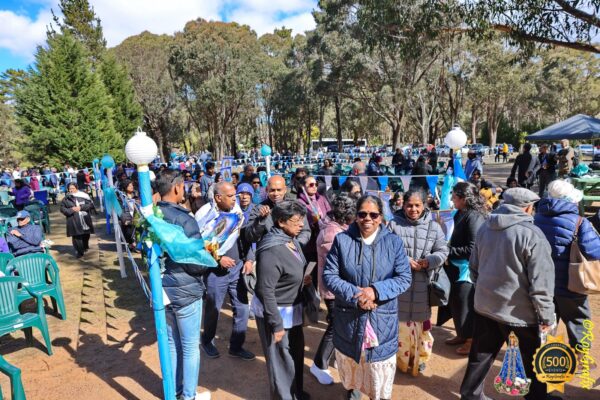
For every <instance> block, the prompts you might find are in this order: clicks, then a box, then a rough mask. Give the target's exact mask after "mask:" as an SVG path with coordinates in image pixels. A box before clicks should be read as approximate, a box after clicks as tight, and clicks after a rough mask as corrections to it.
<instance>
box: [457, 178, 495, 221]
mask: <svg viewBox="0 0 600 400" xmlns="http://www.w3.org/2000/svg"><path fill="white" fill-rule="evenodd" d="M452 191H453V192H454V194H455V195H456V196H458V197H460V198H461V199H465V201H466V205H467V208H468V209H471V210H476V211H478V212H479V213H481V214H483V215H486V214H487V208H486V207H485V202H484V200H483V198H482V197H481V195H480V194H479V189H478V188H477V186H475V185H473V184H472V183H471V182H458V183H457V184H456V185H455V186H454V188H453V189H452Z"/></svg>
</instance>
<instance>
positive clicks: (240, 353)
mask: <svg viewBox="0 0 600 400" xmlns="http://www.w3.org/2000/svg"><path fill="white" fill-rule="evenodd" d="M229 355H230V356H231V357H237V358H241V359H242V360H246V361H250V360H254V359H255V358H256V356H255V355H254V353H252V352H250V351H248V350H244V349H239V350H237V351H233V350H229Z"/></svg>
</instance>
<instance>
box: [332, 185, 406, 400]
mask: <svg viewBox="0 0 600 400" xmlns="http://www.w3.org/2000/svg"><path fill="white" fill-rule="evenodd" d="M356 208H357V210H358V212H357V213H356V222H354V223H352V224H351V225H350V227H349V228H348V230H347V231H345V232H341V233H339V234H338V235H337V236H336V238H335V240H334V242H333V246H332V247H331V251H330V252H329V255H328V256H327V261H326V264H325V269H324V271H323V280H324V282H325V286H327V288H328V289H329V290H330V291H331V292H332V293H333V295H334V296H335V308H334V314H335V318H334V319H333V345H334V347H335V349H336V352H335V357H336V361H337V366H338V371H339V374H340V380H341V381H342V384H343V385H344V388H345V389H346V390H347V391H348V392H347V398H348V399H358V398H360V392H362V393H364V394H366V395H367V396H369V397H370V398H371V399H391V398H392V387H393V383H394V375H395V372H396V352H397V351H398V300H397V298H398V296H399V295H400V294H401V293H403V292H404V291H406V290H407V289H408V288H409V287H410V284H411V272H410V266H409V261H408V257H407V256H406V252H405V250H404V245H403V244H402V239H400V237H399V236H398V235H394V234H393V233H391V232H390V231H389V230H388V229H386V228H384V227H382V226H381V223H382V221H383V203H382V202H381V199H379V198H377V197H374V196H369V195H367V196H363V197H361V198H360V199H359V200H358V204H357V206H356Z"/></svg>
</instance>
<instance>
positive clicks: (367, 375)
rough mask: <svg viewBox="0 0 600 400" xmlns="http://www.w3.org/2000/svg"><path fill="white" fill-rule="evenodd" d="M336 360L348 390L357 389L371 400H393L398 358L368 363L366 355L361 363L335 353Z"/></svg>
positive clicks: (341, 377)
mask: <svg viewBox="0 0 600 400" xmlns="http://www.w3.org/2000/svg"><path fill="white" fill-rule="evenodd" d="M335 360H336V363H337V369H338V372H339V374H340V380H341V381H342V385H344V388H345V389H346V390H351V389H355V390H358V391H360V392H361V393H363V394H365V395H367V396H369V397H370V398H371V399H391V398H392V388H393V385H394V375H395V374H396V356H395V355H394V356H392V357H390V358H388V359H387V360H383V361H376V362H367V361H366V360H365V353H364V352H363V353H362V354H361V356H360V363H358V364H357V363H356V361H354V360H353V359H352V358H350V357H347V356H345V355H343V354H342V353H340V352H339V351H338V350H336V351H335Z"/></svg>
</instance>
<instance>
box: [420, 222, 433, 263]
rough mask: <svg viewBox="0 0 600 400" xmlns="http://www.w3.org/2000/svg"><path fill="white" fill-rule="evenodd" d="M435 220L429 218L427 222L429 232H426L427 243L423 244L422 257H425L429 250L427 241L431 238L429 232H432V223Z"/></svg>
mask: <svg viewBox="0 0 600 400" xmlns="http://www.w3.org/2000/svg"><path fill="white" fill-rule="evenodd" d="M432 223H433V220H429V223H428V224H427V234H425V244H424V245H423V253H422V254H421V258H423V257H425V251H427V241H428V240H429V232H431V224H432Z"/></svg>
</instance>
